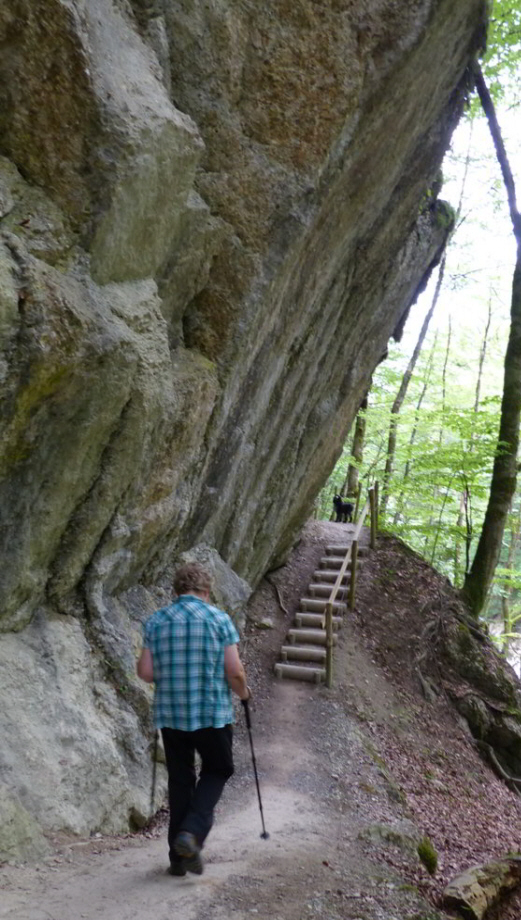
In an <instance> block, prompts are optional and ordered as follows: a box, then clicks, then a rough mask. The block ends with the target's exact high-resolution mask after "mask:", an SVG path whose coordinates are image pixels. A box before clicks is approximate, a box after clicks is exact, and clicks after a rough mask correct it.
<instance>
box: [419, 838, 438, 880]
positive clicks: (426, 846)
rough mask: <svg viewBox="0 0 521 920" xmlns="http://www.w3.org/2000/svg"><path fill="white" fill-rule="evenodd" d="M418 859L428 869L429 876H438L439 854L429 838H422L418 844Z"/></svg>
mask: <svg viewBox="0 0 521 920" xmlns="http://www.w3.org/2000/svg"><path fill="white" fill-rule="evenodd" d="M418 858H419V859H420V861H421V862H422V863H423V865H424V866H425V868H426V869H427V872H428V873H429V875H436V869H437V868H438V854H437V852H436V850H435V848H434V846H433V844H432V843H431V841H430V839H429V838H428V837H422V839H421V840H420V842H419V844H418Z"/></svg>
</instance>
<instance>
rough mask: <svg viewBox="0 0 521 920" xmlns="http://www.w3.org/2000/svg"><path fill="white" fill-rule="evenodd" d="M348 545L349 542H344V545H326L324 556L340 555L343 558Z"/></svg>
mask: <svg viewBox="0 0 521 920" xmlns="http://www.w3.org/2000/svg"><path fill="white" fill-rule="evenodd" d="M350 546H351V544H350V543H346V544H344V546H326V556H342V558H343V557H344V556H345V554H346V553H347V551H348V549H349V547H350Z"/></svg>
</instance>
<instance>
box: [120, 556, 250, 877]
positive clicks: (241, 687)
mask: <svg viewBox="0 0 521 920" xmlns="http://www.w3.org/2000/svg"><path fill="white" fill-rule="evenodd" d="M173 584H174V590H175V592H176V594H177V598H176V600H174V601H173V602H172V603H171V604H169V606H168V607H163V608H162V609H161V610H157V611H156V612H155V613H154V614H152V616H151V617H150V618H149V619H148V620H147V622H146V623H145V626H144V639H143V650H142V652H141V656H140V659H139V661H138V664H137V673H138V675H139V677H141V678H142V679H143V680H145V681H147V683H152V682H154V683H155V685H156V686H155V696H154V724H155V726H156V728H157V729H161V734H162V736H163V745H164V748H165V755H166V765H167V769H168V799H169V805H170V824H169V828H168V845H169V851H170V874H171V875H186V872H187V871H188V872H192V873H194V874H195V875H201V874H202V871H203V861H202V858H201V852H200V851H201V849H202V847H203V844H204V841H205V839H206V837H207V836H208V833H209V832H210V828H211V826H212V823H213V811H214V808H215V806H216V804H217V802H218V801H219V799H220V797H221V794H222V791H223V789H224V786H225V784H226V781H227V780H228V779H229V778H230V776H231V775H232V773H233V756H232V723H233V721H234V712H233V701H232V694H231V690H233V691H234V692H235V693H236V694H237V696H239V697H240V699H241V700H247V699H249V697H250V689H249V687H248V685H247V683H246V675H245V673H244V668H243V666H242V662H241V660H240V658H239V652H238V649H237V642H238V641H239V635H238V633H237V630H236V628H235V626H234V625H233V622H232V620H231V619H230V617H229V616H228V614H227V613H224V611H222V610H219V609H218V608H217V607H213V606H211V604H210V603H209V601H210V589H211V578H210V576H209V575H208V573H207V572H206V570H205V569H204V568H203V566H201V565H200V564H199V563H196V562H193V563H189V564H188V565H183V566H181V568H179V569H178V570H177V572H176V573H175V575H174V581H173ZM195 751H197V752H198V753H199V755H200V757H201V761H202V763H201V771H200V774H199V779H198V780H196V773H195V762H194V752H195Z"/></svg>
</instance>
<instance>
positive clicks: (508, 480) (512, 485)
mask: <svg viewBox="0 0 521 920" xmlns="http://www.w3.org/2000/svg"><path fill="white" fill-rule="evenodd" d="M476 86H477V89H478V93H479V98H480V100H481V104H482V106H483V110H484V112H485V115H486V116H487V120H488V124H489V128H490V132H491V134H492V138H493V141H494V146H495V148H496V154H497V158H498V160H499V164H500V166H501V171H502V174H503V181H504V183H505V188H506V191H507V196H508V204H509V208H510V217H511V220H512V225H513V229H514V236H515V239H516V243H517V255H516V266H515V269H514V277H513V281H512V300H511V310H510V317H511V319H510V334H509V340H508V346H507V351H506V356H505V371H504V383H503V399H502V402H501V420H500V426H499V438H498V450H497V453H496V457H495V460H494V468H493V472H492V482H491V486H490V496H489V501H488V506H487V511H486V514H485V520H484V522H483V529H482V531H481V536H480V538H479V543H478V548H477V550H476V555H475V556H474V560H473V562H472V566H471V569H470V572H469V573H468V574H467V576H466V577H465V583H464V585H463V598H464V600H465V601H466V602H467V604H468V606H469V607H470V609H471V611H472V613H473V614H474V616H476V617H477V616H478V615H479V614H480V612H481V610H482V609H483V606H484V604H485V601H486V598H487V594H488V592H489V590H490V586H491V584H492V579H493V577H494V572H495V569H496V565H497V562H498V559H499V554H500V552H501V544H502V540H503V532H504V529H505V524H506V520H507V516H508V512H509V508H510V504H511V501H512V497H513V495H514V492H515V489H516V481H517V449H518V443H519V419H520V415H521V215H520V214H519V211H518V209H517V204H516V193H515V185H514V179H513V176H512V172H511V170H510V165H509V162H508V158H507V155H506V152H505V148H504V145H503V139H502V137H501V132H500V129H499V125H498V122H497V118H496V113H495V110H494V105H493V103H492V100H491V98H490V94H489V92H488V89H487V87H486V84H485V81H484V79H483V74H482V73H481V70H480V69H479V68H477V71H476Z"/></svg>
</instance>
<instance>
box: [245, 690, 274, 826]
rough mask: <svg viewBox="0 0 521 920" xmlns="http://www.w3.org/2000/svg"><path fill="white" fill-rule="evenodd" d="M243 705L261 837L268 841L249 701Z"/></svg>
mask: <svg viewBox="0 0 521 920" xmlns="http://www.w3.org/2000/svg"><path fill="white" fill-rule="evenodd" d="M241 703H242V705H243V706H244V715H245V717H246V727H247V729H248V736H249V739H250V748H251V759H252V763H253V772H254V774H255V783H256V785H257V795H258V797H259V809H260V815H261V821H262V834H261V837H262V839H263V840H267V839H268V837H269V836H270V835H269V834H268V832H267V830H266V828H265V826H264V814H263V811H262V800H261V794H260V787H259V777H258V775H257V761H256V760H255V751H254V750H253V738H252V736H251V719H250V707H249V706H248V700H241Z"/></svg>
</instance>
